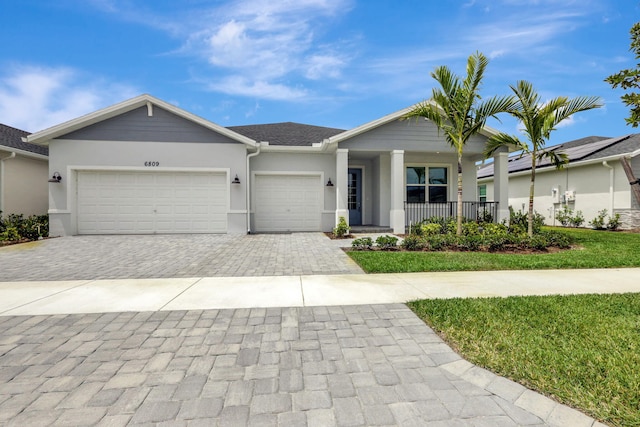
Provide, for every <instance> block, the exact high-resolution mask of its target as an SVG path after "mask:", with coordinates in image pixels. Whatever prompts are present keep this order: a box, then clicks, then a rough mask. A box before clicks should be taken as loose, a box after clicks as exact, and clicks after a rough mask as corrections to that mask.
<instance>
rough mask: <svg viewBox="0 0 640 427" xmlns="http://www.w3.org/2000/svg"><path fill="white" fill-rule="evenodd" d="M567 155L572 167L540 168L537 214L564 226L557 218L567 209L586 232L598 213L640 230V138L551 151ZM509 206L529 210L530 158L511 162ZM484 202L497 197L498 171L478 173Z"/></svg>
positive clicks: (584, 141) (591, 139)
mask: <svg viewBox="0 0 640 427" xmlns="http://www.w3.org/2000/svg"><path fill="white" fill-rule="evenodd" d="M546 150H552V151H555V152H558V153H564V154H566V155H567V158H568V160H569V163H568V164H567V165H566V166H565V167H564V168H562V169H560V170H558V169H556V168H555V167H553V166H551V165H550V164H549V162H548V161H545V162H542V163H540V164H538V165H537V167H536V182H535V195H534V209H535V210H536V211H537V212H538V213H540V214H542V215H543V216H544V217H545V221H546V223H547V224H549V225H559V223H558V222H557V221H556V219H555V217H556V213H557V212H558V211H559V210H562V209H564V208H565V207H567V208H569V209H571V210H573V211H576V212H577V211H581V212H582V214H583V216H584V218H585V220H586V221H585V224H584V226H585V227H588V226H589V224H588V222H589V221H591V220H592V219H594V218H595V217H596V215H597V214H598V212H599V211H601V210H603V209H606V210H607V212H608V213H609V214H611V213H612V212H613V213H617V214H620V220H621V225H622V228H625V229H631V228H638V227H640V179H639V178H640V134H630V135H623V136H619V137H615V138H610V137H603V136H588V137H585V138H580V139H576V140H573V141H568V142H565V143H562V144H558V145H553V146H549V147H547V148H546ZM507 168H508V170H509V205H511V206H512V207H513V208H514V209H515V210H526V207H527V206H529V186H530V177H531V157H530V156H529V155H524V156H521V155H520V154H516V155H514V156H512V157H511V158H509V161H508V164H507ZM478 185H479V189H480V191H479V194H480V196H481V197H486V200H492V199H493V197H494V187H495V185H494V167H493V164H487V165H484V166H482V167H481V168H479V169H478Z"/></svg>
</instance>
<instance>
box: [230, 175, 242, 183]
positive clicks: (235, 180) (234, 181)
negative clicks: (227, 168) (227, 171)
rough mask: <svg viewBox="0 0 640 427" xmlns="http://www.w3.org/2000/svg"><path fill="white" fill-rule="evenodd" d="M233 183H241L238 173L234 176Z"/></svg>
mask: <svg viewBox="0 0 640 427" xmlns="http://www.w3.org/2000/svg"><path fill="white" fill-rule="evenodd" d="M231 183H232V184H240V178H238V174H236V177H235V178H233V181H231Z"/></svg>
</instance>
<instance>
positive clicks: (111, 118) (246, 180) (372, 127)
mask: <svg viewBox="0 0 640 427" xmlns="http://www.w3.org/2000/svg"><path fill="white" fill-rule="evenodd" d="M409 109H410V108H407V109H404V110H401V111H398V112H395V113H392V114H390V115H388V116H385V117H382V118H379V119H377V120H374V121H372V122H369V123H366V124H364V125H362V126H359V127H356V128H354V129H351V130H342V129H333V128H326V127H318V126H310V125H301V124H296V123H277V124H269V125H250V126H235V127H228V128H227V127H222V126H219V125H217V124H215V123H213V122H210V121H208V120H205V119H203V118H201V117H198V116H196V115H194V114H191V113H189V112H187V111H185V110H182V109H180V108H178V107H175V106H173V105H171V104H168V103H166V102H164V101H162V100H160V99H157V98H154V97H152V96H150V95H141V96H138V97H136V98H133V99H129V100H127V101H124V102H122V103H119V104H116V105H113V106H111V107H108V108H105V109H102V110H100V111H97V112H94V113H91V114H88V115H85V116H82V117H79V118H77V119H74V120H71V121H68V122H66V123H62V124H60V125H57V126H54V127H51V128H49V129H45V130H42V131H40V132H36V133H34V134H31V135H29V136H27V137H26V138H25V141H27V142H30V143H34V144H39V145H43V146H48V147H49V175H51V176H53V175H54V174H56V175H59V176H60V177H61V179H60V182H54V183H50V184H49V217H50V229H51V231H50V233H51V235H54V236H55V235H75V234H101V233H103V234H128V233H131V234H134V233H135V234H138V233H245V232H251V233H253V232H289V231H292V232H293V231H330V230H331V229H332V228H333V227H334V226H335V224H336V223H337V221H338V219H339V218H340V217H341V216H343V217H345V218H347V219H348V221H349V222H350V224H351V225H352V226H355V225H359V224H363V225H375V226H379V227H386V228H389V229H390V230H392V231H393V232H396V233H402V232H404V231H405V227H406V226H407V225H408V223H409V222H411V221H415V220H417V219H418V217H417V215H426V214H428V212H427V211H429V209H435V208H439V209H441V208H444V209H445V210H446V211H448V212H451V211H452V212H455V207H454V206H453V204H454V203H455V202H452V201H453V200H455V199H456V176H457V175H456V174H457V168H456V167H455V164H456V159H455V155H454V153H453V150H452V149H451V148H450V147H449V145H448V144H447V142H446V141H445V139H444V137H443V136H442V135H441V134H438V130H437V128H436V127H435V126H434V125H433V123H431V122H429V121H426V120H419V121H413V120H412V121H406V120H400V119H401V117H402V116H403V115H404V114H405V113H406V112H407V111H409ZM492 132H494V131H492V130H491V129H489V128H487V129H485V130H483V132H482V133H481V134H479V135H477V136H476V137H474V138H473V139H472V140H471V141H470V142H469V143H468V144H467V146H466V155H465V159H464V169H463V175H464V176H463V180H464V189H463V196H464V200H468V201H469V202H468V206H466V207H467V208H468V211H469V212H470V213H471V216H473V214H475V213H477V209H476V208H477V206H476V205H477V197H476V196H477V195H476V192H477V184H476V168H475V163H476V161H478V160H480V159H481V158H482V149H483V146H484V143H485V141H486V138H487V137H488V136H489V135H491V134H492ZM494 160H495V163H496V165H497V170H498V174H497V177H498V180H499V179H500V178H502V179H503V180H504V181H502V184H501V185H498V186H497V187H496V188H498V189H499V191H497V192H496V194H498V197H497V198H494V201H495V202H499V201H500V200H501V199H500V198H499V197H500V196H502V197H503V200H506V199H507V193H506V191H507V181H506V178H507V173H506V170H507V169H506V164H507V163H506V162H507V153H499V154H496V156H495V159H494ZM500 167H502V169H500ZM501 170H502V173H501V172H500V171H501ZM491 206H492V208H496V207H497V209H496V210H495V211H494V214H495V219H496V220H500V219H501V218H504V217H505V216H506V215H508V207H507V206H506V204H505V205H504V206H502V205H500V204H497V203H494V204H492V205H491Z"/></svg>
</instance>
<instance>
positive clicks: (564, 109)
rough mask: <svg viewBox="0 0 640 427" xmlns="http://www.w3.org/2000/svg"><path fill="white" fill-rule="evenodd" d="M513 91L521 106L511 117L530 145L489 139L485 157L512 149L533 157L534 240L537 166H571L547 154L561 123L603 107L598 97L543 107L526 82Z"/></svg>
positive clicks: (505, 137)
mask: <svg viewBox="0 0 640 427" xmlns="http://www.w3.org/2000/svg"><path fill="white" fill-rule="evenodd" d="M511 90H512V91H513V92H514V94H515V96H516V98H517V102H516V103H515V104H514V105H512V106H510V108H509V109H508V111H507V113H508V114H510V115H512V116H513V117H515V118H516V119H518V120H519V121H520V123H521V124H522V127H523V132H524V134H525V135H526V137H527V140H528V141H521V140H520V139H518V137H517V136H513V135H509V134H506V133H503V132H501V133H499V134H498V135H494V136H492V137H491V138H489V140H488V141H487V145H486V147H485V152H484V155H485V156H486V157H490V156H491V155H492V154H493V153H494V152H495V151H496V150H497V149H498V148H500V147H504V146H510V147H514V148H515V149H518V150H522V155H525V154H529V155H530V156H531V183H530V185H529V212H528V228H527V234H528V235H529V236H530V237H531V236H533V196H534V187H535V181H536V165H537V164H538V163H539V162H540V161H541V160H543V159H548V160H549V161H550V163H551V164H552V165H553V166H555V167H556V168H558V169H561V168H562V167H564V165H565V164H566V163H567V162H568V158H567V156H566V154H564V153H557V152H555V151H553V150H545V149H544V146H545V143H546V141H547V140H548V139H549V136H550V134H551V132H552V131H554V130H555V129H556V126H558V124H559V123H560V122H562V121H563V120H565V119H567V118H568V117H570V116H572V115H574V114H575V113H578V112H580V111H586V110H590V109H593V108H599V107H601V106H602V103H601V101H600V99H599V98H598V97H584V96H579V97H576V98H571V99H569V98H567V97H566V96H559V97H557V98H554V99H552V100H550V101H548V102H546V103H543V102H542V101H541V99H540V95H538V93H537V92H536V91H535V90H534V88H533V85H532V84H531V83H529V82H527V81H524V80H520V81H518V82H517V84H516V86H511Z"/></svg>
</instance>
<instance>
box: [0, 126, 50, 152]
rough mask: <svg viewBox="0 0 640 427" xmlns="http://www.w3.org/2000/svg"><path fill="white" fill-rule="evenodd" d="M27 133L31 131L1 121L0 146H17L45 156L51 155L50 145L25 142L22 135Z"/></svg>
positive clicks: (19, 148) (16, 147)
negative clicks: (44, 145)
mask: <svg viewBox="0 0 640 427" xmlns="http://www.w3.org/2000/svg"><path fill="white" fill-rule="evenodd" d="M27 135H29V132H27V131H24V130H20V129H16V128H14V127H11V126H7V125H3V124H2V123H0V146H4V147H8V148H15V149H18V150H22V151H28V152H30V153H35V154H42V155H43V156H48V155H49V148H48V147H42V146H40V145H35V144H30V143H28V142H23V141H22V137H23V136H27Z"/></svg>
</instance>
